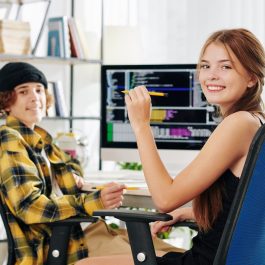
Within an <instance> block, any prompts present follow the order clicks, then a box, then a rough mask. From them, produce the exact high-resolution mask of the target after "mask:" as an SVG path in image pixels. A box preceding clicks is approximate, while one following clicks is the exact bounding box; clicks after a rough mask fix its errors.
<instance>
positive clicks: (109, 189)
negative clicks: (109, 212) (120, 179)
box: [100, 182, 125, 209]
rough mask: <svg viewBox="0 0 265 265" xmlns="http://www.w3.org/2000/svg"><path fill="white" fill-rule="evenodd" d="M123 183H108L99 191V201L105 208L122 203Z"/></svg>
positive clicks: (114, 206) (115, 206) (118, 205)
mask: <svg viewBox="0 0 265 265" xmlns="http://www.w3.org/2000/svg"><path fill="white" fill-rule="evenodd" d="M123 189H125V185H124V184H117V183H114V182H111V183H108V184H107V185H105V186H104V188H103V189H102V190H101V192H100V197H101V201H102V203H103V205H104V207H105V208H106V209H112V208H118V207H120V206H121V205H122V200H123Z"/></svg>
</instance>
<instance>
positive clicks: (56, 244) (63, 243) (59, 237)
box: [45, 216, 98, 265]
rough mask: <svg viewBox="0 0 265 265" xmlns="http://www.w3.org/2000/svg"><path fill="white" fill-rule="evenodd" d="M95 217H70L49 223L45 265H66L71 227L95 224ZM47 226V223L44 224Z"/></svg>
mask: <svg viewBox="0 0 265 265" xmlns="http://www.w3.org/2000/svg"><path fill="white" fill-rule="evenodd" d="M97 220H98V218H96V217H91V216H87V217H86V216H85V217H83V216H82V217H76V216H75V217H70V218H67V219H64V220H60V221H56V222H51V223H49V224H48V225H49V226H51V228H52V235H51V238H50V246H49V252H48V257H47V261H46V263H45V265H65V264H67V250H68V244H69V239H70V234H71V230H72V227H73V226H74V225H76V224H77V223H84V222H88V223H90V222H91V223H95V222H96V221H97ZM46 224H47V223H46Z"/></svg>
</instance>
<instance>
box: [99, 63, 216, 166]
mask: <svg viewBox="0 0 265 265" xmlns="http://www.w3.org/2000/svg"><path fill="white" fill-rule="evenodd" d="M101 78H102V80H101V81H102V82H101V85H102V89H101V99H102V102H101V106H102V109H101V111H102V113H101V114H102V115H101V118H102V119H101V159H102V160H112V161H126V162H132V161H134V162H138V161H140V159H139V155H138V152H137V146H136V141H135V136H134V134H133V131H132V129H131V126H130V122H129V120H128V116H127V110H126V106H125V102H124V94H123V93H122V92H121V91H123V90H129V89H132V88H134V87H135V86H139V85H145V86H146V87H147V89H148V90H149V91H155V92H163V93H165V94H166V95H167V96H163V97H157V96H152V97H151V98H152V114H151V122H150V124H151V127H152V130H153V134H154V138H155V141H156V144H157V147H158V150H159V153H160V156H161V158H162V160H163V161H164V163H166V164H174V165H177V166H178V167H183V166H185V165H186V164H187V163H189V162H190V161H191V160H192V159H193V158H194V157H195V156H196V155H197V153H198V150H200V149H201V148H202V146H203V145H204V143H205V142H206V140H207V139H208V137H209V135H210V134H211V133H212V131H213V130H214V129H215V127H216V125H217V121H216V119H215V108H214V107H213V106H211V105H209V104H208V103H207V102H206V99H205V97H204V95H203V93H202V90H201V87H200V84H199V83H198V81H197V79H196V65H195V64H177V65H103V66H102V71H101Z"/></svg>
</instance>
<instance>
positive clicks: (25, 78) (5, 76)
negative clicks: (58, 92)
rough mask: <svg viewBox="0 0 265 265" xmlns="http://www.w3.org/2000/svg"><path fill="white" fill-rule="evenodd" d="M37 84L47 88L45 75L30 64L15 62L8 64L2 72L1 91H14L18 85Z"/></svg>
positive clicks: (0, 77)
mask: <svg viewBox="0 0 265 265" xmlns="http://www.w3.org/2000/svg"><path fill="white" fill-rule="evenodd" d="M28 82H36V83H41V84H43V86H44V87H45V88H47V86H48V84H47V79H46V77H45V75H44V74H43V73H42V72H41V71H40V70H38V69H37V68H36V67H34V66H33V65H31V64H28V63H22V62H14V63H7V64H6V65H4V66H3V67H2V69H1V70H0V91H12V90H14V88H15V87H16V86H18V85H21V84H24V83H28Z"/></svg>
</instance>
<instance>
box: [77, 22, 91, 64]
mask: <svg viewBox="0 0 265 265" xmlns="http://www.w3.org/2000/svg"><path fill="white" fill-rule="evenodd" d="M75 24H76V29H77V33H78V36H79V40H80V44H81V49H82V52H83V56H84V59H88V58H89V48H88V46H89V45H88V42H87V39H86V36H85V32H84V30H83V28H82V26H81V24H80V22H79V21H78V20H75Z"/></svg>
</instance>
